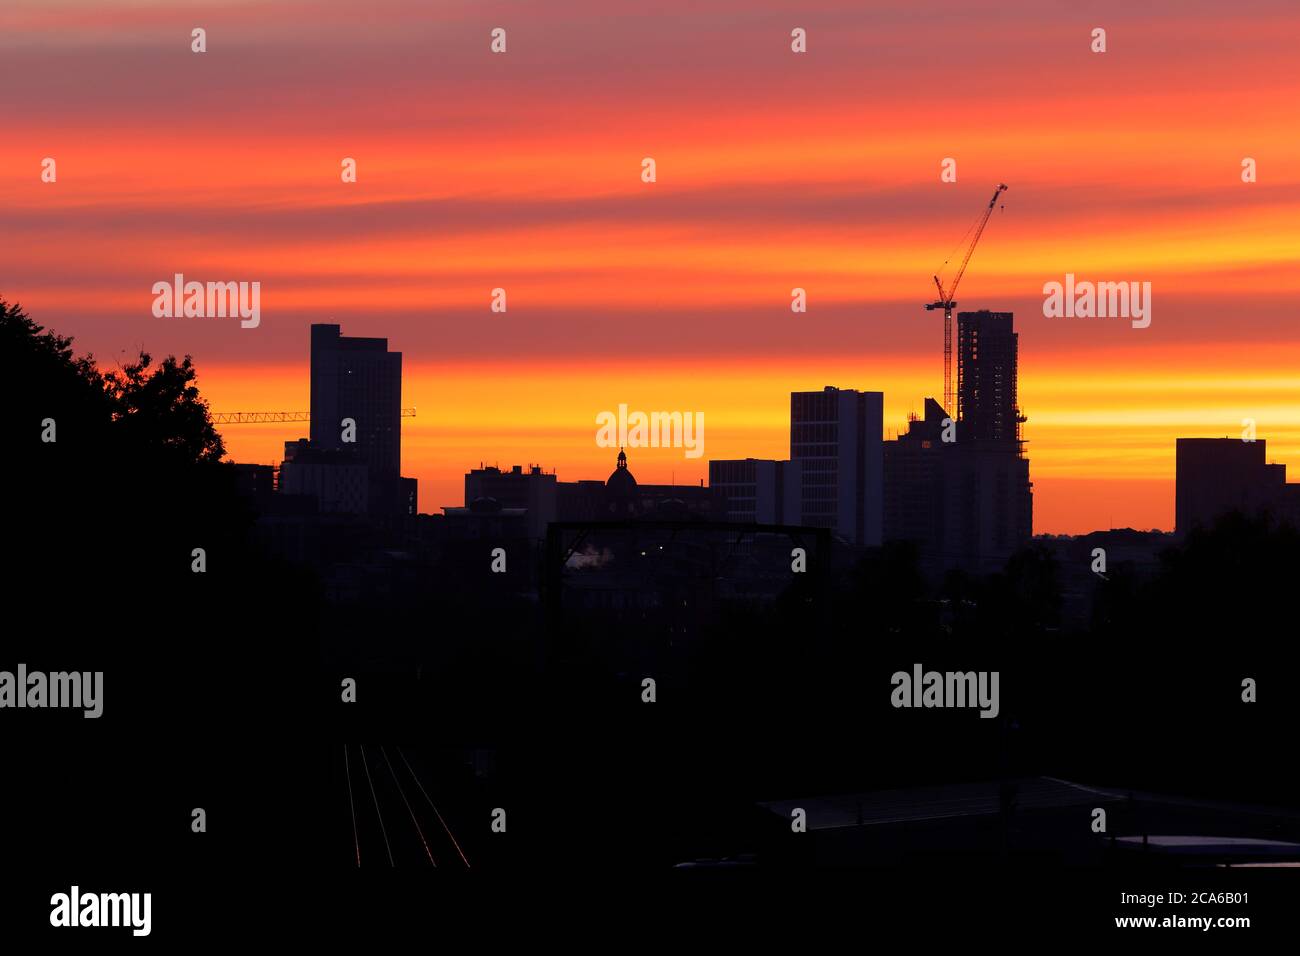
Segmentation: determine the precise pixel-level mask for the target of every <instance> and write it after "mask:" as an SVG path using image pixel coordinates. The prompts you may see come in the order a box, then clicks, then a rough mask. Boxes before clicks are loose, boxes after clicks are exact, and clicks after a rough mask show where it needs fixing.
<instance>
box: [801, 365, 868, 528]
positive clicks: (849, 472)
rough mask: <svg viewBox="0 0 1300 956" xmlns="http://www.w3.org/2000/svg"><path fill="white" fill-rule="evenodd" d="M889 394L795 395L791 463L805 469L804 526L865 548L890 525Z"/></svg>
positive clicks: (831, 390)
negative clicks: (886, 429) (887, 496)
mask: <svg viewBox="0 0 1300 956" xmlns="http://www.w3.org/2000/svg"><path fill="white" fill-rule="evenodd" d="M883 430H884V394H883V393H882V392H859V391H856V390H854V389H839V388H834V387H833V386H830V385H828V386H826V387H825V388H824V389H823V390H822V391H820V392H792V393H791V395H790V460H791V462H793V463H795V464H796V465H797V467H798V468H799V485H800V495H799V516H800V524H804V525H808V526H811V527H818V528H830V529H831V530H832V531H834V532H836V533H837V534H839V535H840V536H841V537H843V538H844V539H845V540H847V541H849V542H850V543H852V544H855V545H858V546H860V547H874V546H877V545H879V544H880V542H881V538H882V528H883V520H884V461H883V453H884V452H883V440H882V432H883Z"/></svg>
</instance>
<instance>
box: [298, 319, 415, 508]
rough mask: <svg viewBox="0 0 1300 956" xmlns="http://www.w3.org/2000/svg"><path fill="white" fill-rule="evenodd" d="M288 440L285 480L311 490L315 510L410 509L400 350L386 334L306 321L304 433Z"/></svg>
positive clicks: (411, 481) (412, 498)
mask: <svg viewBox="0 0 1300 956" xmlns="http://www.w3.org/2000/svg"><path fill="white" fill-rule="evenodd" d="M345 439H346V440H345ZM293 444H294V446H295V453H294V454H293V455H292V456H291V455H289V454H288V453H286V456H285V459H286V464H287V465H288V464H291V465H293V466H295V467H290V468H289V472H290V476H289V479H290V483H291V484H299V485H301V490H302V492H303V493H310V494H316V495H317V496H318V497H319V498H320V499H321V510H322V511H328V510H344V511H349V512H353V513H367V514H370V515H388V516H394V515H414V514H416V510H417V506H418V500H417V491H418V486H417V483H416V480H415V479H414V478H402V477H401V476H400V472H401V467H402V353H401V352H390V351H389V350H388V340H387V339H379V338H354V337H351V336H346V335H341V334H340V332H339V327H338V326H337V325H320V324H318V325H313V326H312V327H311V440H310V442H309V443H307V444H302V443H300V442H299V443H293ZM358 469H360V471H358ZM295 471H296V472H297V474H293V472H295Z"/></svg>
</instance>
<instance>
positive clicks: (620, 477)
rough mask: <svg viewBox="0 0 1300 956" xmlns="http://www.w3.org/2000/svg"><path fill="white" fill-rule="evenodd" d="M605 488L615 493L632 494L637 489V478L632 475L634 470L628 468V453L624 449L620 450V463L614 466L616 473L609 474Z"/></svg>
mask: <svg viewBox="0 0 1300 956" xmlns="http://www.w3.org/2000/svg"><path fill="white" fill-rule="evenodd" d="M605 488H606V489H607V490H608V491H611V492H614V493H615V494H624V495H630V494H633V493H634V492H635V491H636V479H635V478H633V477H632V472H630V471H628V470H627V453H626V452H625V451H623V449H621V448H620V449H619V450H618V464H617V465H616V466H615V467H614V473H613V474H612V475H610V476H609V480H608V481H606V482H605Z"/></svg>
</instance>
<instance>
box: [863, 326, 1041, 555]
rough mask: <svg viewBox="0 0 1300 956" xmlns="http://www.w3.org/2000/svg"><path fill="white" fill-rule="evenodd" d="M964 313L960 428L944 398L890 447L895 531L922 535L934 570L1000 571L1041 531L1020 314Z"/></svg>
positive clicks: (888, 502) (911, 537)
mask: <svg viewBox="0 0 1300 956" xmlns="http://www.w3.org/2000/svg"><path fill="white" fill-rule="evenodd" d="M957 319H958V349H957V383H958V385H957V407H958V420H957V422H956V427H952V424H953V423H952V422H951V421H950V420H949V418H948V415H947V413H946V412H945V411H944V409H943V408H942V407H940V405H939V404H938V403H937V402H935V401H934V399H926V402H925V417H924V418H923V419H914V420H913V421H911V422H910V424H909V428H908V431H907V432H906V433H904V434H902V435H900V436H899V437H898V438H897V439H896V440H895V441H891V442H886V443H885V444H886V450H885V536H886V537H887V538H888V539H890V540H907V541H912V542H914V543H915V544H917V546H918V547H919V549H920V552H921V557H922V560H923V563H924V564H925V565H926V566H927V567H928V568H929V569H930V570H932V571H944V570H947V569H950V568H962V569H964V570H967V571H971V572H974V573H988V572H990V571H996V570H999V569H1000V568H1001V567H1002V566H1003V565H1004V564H1005V563H1006V560H1007V559H1008V558H1009V557H1011V555H1012V554H1014V553H1015V552H1016V551H1018V550H1019V549H1020V548H1022V547H1024V546H1025V545H1026V544H1028V543H1029V541H1030V538H1031V537H1032V536H1033V510H1034V509H1033V490H1032V489H1033V485H1032V484H1031V482H1030V480H1029V459H1027V458H1026V457H1025V455H1024V445H1023V443H1022V442H1021V439H1020V425H1021V423H1022V422H1023V421H1024V418H1023V417H1022V416H1021V414H1020V408H1019V404H1018V397H1017V394H1016V377H1017V364H1018V355H1017V336H1016V333H1015V331H1014V330H1013V327H1012V314H1011V313H1010V312H987V311H983V312H962V313H959V314H958V316H957Z"/></svg>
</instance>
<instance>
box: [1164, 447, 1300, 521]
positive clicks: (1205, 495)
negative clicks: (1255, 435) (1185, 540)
mask: <svg viewBox="0 0 1300 956" xmlns="http://www.w3.org/2000/svg"><path fill="white" fill-rule="evenodd" d="M1265 446H1266V443H1265V441H1264V439H1262V438H1261V439H1258V440H1256V441H1242V440H1241V439H1239V438H1180V439H1178V441H1177V443H1176V446H1175V447H1176V452H1175V465H1174V467H1175V478H1174V530H1175V531H1176V532H1177V533H1178V534H1186V533H1187V532H1189V531H1191V530H1192V529H1193V528H1194V527H1196V526H1197V525H1203V526H1209V525H1212V524H1213V523H1214V520H1215V519H1216V518H1218V517H1220V516H1221V515H1224V514H1227V513H1228V512H1230V511H1240V512H1242V513H1244V514H1254V513H1255V512H1258V511H1271V512H1273V513H1274V515H1275V516H1277V517H1280V518H1284V519H1286V520H1290V521H1294V520H1296V518H1297V517H1300V486H1298V485H1294V484H1290V485H1289V484H1287V482H1286V465H1281V464H1277V465H1270V464H1267V463H1266V460H1265V459H1266V450H1265Z"/></svg>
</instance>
